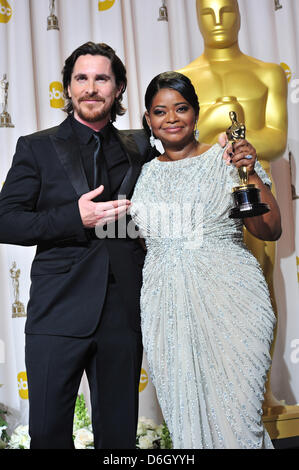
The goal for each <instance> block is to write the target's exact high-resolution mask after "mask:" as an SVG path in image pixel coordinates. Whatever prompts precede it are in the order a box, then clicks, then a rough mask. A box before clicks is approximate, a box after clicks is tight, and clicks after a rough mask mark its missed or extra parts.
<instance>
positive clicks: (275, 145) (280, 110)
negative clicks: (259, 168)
mask: <svg viewBox="0 0 299 470" xmlns="http://www.w3.org/2000/svg"><path fill="white" fill-rule="evenodd" d="M259 78H260V79H261V81H263V82H264V84H265V85H266V86H267V87H268V96H267V102H266V109H265V125H264V127H263V128H261V129H253V128H251V126H247V139H248V140H249V141H250V142H251V143H252V145H253V146H254V147H255V148H256V150H257V153H258V156H259V160H260V161H268V162H271V161H274V160H276V159H277V158H278V157H280V156H281V155H282V154H283V152H284V150H285V148H286V143H287V128H288V118H287V93H288V90H287V80H286V76H285V72H284V70H283V69H282V68H281V67H280V66H279V65H273V64H269V66H268V67H266V68H265V69H263V73H262V75H261V76H260V77H259Z"/></svg>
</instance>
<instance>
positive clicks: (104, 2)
mask: <svg viewBox="0 0 299 470" xmlns="http://www.w3.org/2000/svg"><path fill="white" fill-rule="evenodd" d="M114 3H115V0H99V2H98V8H99V11H104V10H109V8H111V7H113V5H114Z"/></svg>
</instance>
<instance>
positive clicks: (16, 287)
mask: <svg viewBox="0 0 299 470" xmlns="http://www.w3.org/2000/svg"><path fill="white" fill-rule="evenodd" d="M9 272H10V277H11V279H12V287H13V294H14V303H13V304H12V318H17V317H26V312H25V307H24V304H22V302H20V280H19V278H20V274H21V271H20V269H17V265H16V262H15V261H14V262H13V264H12V267H11V269H10V270H9Z"/></svg>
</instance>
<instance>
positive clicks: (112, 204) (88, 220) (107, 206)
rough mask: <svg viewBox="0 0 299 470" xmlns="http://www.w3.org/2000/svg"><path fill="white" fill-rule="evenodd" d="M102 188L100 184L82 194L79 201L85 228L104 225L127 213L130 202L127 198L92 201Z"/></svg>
mask: <svg viewBox="0 0 299 470" xmlns="http://www.w3.org/2000/svg"><path fill="white" fill-rule="evenodd" d="M103 190H104V186H103V185H101V186H99V187H98V188H96V189H94V190H93V191H90V192H89V193H86V194H83V195H82V196H81V197H80V199H79V201H78V205H79V211H80V216H81V219H82V223H83V226H84V227H85V228H94V227H96V226H97V225H105V224H109V223H111V222H114V221H115V220H117V219H119V218H120V217H122V216H124V215H125V214H126V213H127V210H128V208H129V207H130V205H131V202H130V201H129V200H127V199H119V200H117V201H107V202H93V199H94V198H96V197H97V196H99V195H100V194H101V193H102V192H103Z"/></svg>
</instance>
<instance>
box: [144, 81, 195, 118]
mask: <svg viewBox="0 0 299 470" xmlns="http://www.w3.org/2000/svg"><path fill="white" fill-rule="evenodd" d="M162 88H172V89H173V90H176V91H178V92H179V93H180V94H181V95H182V96H183V97H184V98H185V100H186V101H188V103H190V105H191V106H192V108H193V109H194V112H195V114H196V115H198V114H199V102H198V97H197V94H196V93H195V89H194V86H193V85H192V82H191V80H190V79H189V78H188V77H186V75H183V74H182V73H179V72H164V73H160V74H159V75H157V76H156V77H154V78H153V79H152V81H151V82H150V84H149V85H148V87H147V90H146V92H145V98H144V101H145V107H146V109H147V111H148V112H149V111H150V109H151V105H152V102H153V99H154V97H155V95H156V94H157V93H158V91H159V90H161V89H162Z"/></svg>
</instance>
